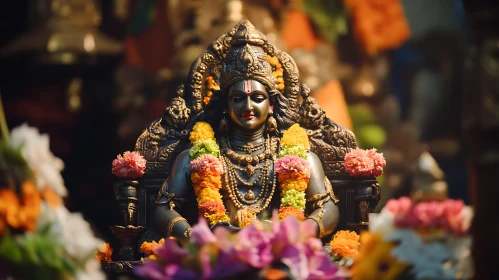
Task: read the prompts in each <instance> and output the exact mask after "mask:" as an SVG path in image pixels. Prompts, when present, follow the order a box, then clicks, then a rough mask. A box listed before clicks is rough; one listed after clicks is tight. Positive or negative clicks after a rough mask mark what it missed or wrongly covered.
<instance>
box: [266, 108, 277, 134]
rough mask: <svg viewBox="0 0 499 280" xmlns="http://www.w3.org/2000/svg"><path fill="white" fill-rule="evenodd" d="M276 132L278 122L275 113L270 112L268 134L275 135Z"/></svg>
mask: <svg viewBox="0 0 499 280" xmlns="http://www.w3.org/2000/svg"><path fill="white" fill-rule="evenodd" d="M275 131H277V121H276V120H275V118H274V112H273V111H272V110H270V111H269V117H268V118H267V132H269V133H274V132H275Z"/></svg>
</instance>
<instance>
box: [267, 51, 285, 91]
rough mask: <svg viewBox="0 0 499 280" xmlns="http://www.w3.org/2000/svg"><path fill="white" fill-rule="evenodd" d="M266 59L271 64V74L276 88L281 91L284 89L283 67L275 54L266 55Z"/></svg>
mask: <svg viewBox="0 0 499 280" xmlns="http://www.w3.org/2000/svg"><path fill="white" fill-rule="evenodd" d="M267 61H268V62H269V63H270V66H272V76H274V78H276V80H277V89H278V90H280V91H281V92H282V91H284V78H283V75H284V69H282V65H281V63H279V59H278V58H277V57H276V56H270V55H267Z"/></svg>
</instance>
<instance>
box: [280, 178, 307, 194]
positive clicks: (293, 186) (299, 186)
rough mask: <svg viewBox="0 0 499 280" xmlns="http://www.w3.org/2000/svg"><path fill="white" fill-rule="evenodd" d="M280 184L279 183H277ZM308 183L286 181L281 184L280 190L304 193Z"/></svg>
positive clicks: (292, 180)
mask: <svg viewBox="0 0 499 280" xmlns="http://www.w3.org/2000/svg"><path fill="white" fill-rule="evenodd" d="M279 182H281V181H279ZM307 186H308V182H305V181H304V180H300V179H298V180H294V179H291V180H286V181H283V182H281V190H282V191H283V192H284V191H289V190H297V191H299V192H304V191H305V190H306V189H307Z"/></svg>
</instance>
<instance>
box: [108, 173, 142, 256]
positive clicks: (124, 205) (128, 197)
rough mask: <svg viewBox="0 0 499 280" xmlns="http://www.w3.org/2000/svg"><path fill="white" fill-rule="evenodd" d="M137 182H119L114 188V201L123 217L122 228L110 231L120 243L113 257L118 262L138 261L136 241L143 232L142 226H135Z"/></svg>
mask: <svg viewBox="0 0 499 280" xmlns="http://www.w3.org/2000/svg"><path fill="white" fill-rule="evenodd" d="M137 185H138V182H137V181H132V180H120V181H118V182H117V183H116V184H115V186H114V193H115V196H116V201H117V202H118V206H119V211H120V214H121V215H122V216H123V223H124V226H121V225H116V226H112V227H110V230H111V231H112V232H113V234H114V235H115V236H116V238H117V239H118V240H119V242H120V246H119V247H118V248H117V250H116V251H115V253H114V255H113V259H115V260H118V261H133V260H137V259H139V256H138V250H137V248H138V246H137V244H136V241H137V239H138V238H139V236H140V235H141V234H142V232H143V231H144V230H145V228H144V227H142V226H136V216H137V214H136V211H137V202H138V197H137V188H136V186H137Z"/></svg>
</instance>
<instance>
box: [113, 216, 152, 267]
mask: <svg viewBox="0 0 499 280" xmlns="http://www.w3.org/2000/svg"><path fill="white" fill-rule="evenodd" d="M109 229H110V230H111V231H112V232H113V234H114V236H116V238H118V240H119V241H120V247H119V248H118V250H117V251H116V252H115V253H114V254H113V259H115V260H117V261H133V260H138V259H140V258H139V256H138V250H137V239H139V237H140V235H141V234H142V233H143V232H144V231H145V228H144V227H141V226H132V225H128V226H126V227H125V226H112V227H109Z"/></svg>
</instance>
